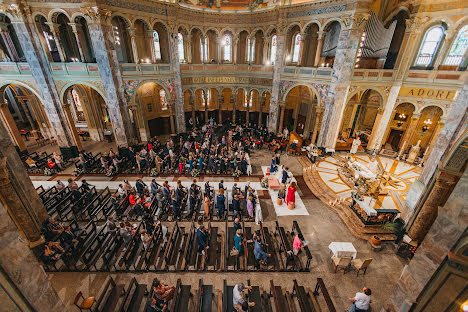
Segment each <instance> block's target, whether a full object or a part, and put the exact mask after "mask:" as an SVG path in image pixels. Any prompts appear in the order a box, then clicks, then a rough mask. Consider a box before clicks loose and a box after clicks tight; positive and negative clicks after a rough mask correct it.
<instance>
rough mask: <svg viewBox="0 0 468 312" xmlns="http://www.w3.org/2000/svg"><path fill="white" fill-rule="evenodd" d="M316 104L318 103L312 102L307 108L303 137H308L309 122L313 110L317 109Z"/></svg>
mask: <svg viewBox="0 0 468 312" xmlns="http://www.w3.org/2000/svg"><path fill="white" fill-rule="evenodd" d="M317 105H318V104H317V103H312V104H311V106H310V107H309V108H308V110H307V117H306V120H305V124H304V133H303V137H304V139H308V138H309V137H310V123H311V122H312V115H313V113H314V110H317V109H318V107H317Z"/></svg>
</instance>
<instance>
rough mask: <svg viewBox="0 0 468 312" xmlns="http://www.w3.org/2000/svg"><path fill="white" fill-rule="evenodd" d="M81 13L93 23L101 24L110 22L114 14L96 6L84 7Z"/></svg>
mask: <svg viewBox="0 0 468 312" xmlns="http://www.w3.org/2000/svg"><path fill="white" fill-rule="evenodd" d="M81 12H82V13H83V15H84V16H85V17H86V19H87V20H88V21H89V22H91V23H99V22H101V21H102V22H106V23H107V22H110V18H111V16H112V12H111V11H110V10H108V9H103V8H99V7H96V6H93V7H89V6H88V7H82V8H81Z"/></svg>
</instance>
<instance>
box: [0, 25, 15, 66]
mask: <svg viewBox="0 0 468 312" xmlns="http://www.w3.org/2000/svg"><path fill="white" fill-rule="evenodd" d="M0 35H1V37H2V38H3V42H5V47H6V49H7V51H8V56H9V57H10V60H11V61H12V62H19V57H18V53H16V49H15V46H14V45H13V42H12V41H11V36H10V32H9V31H8V24H7V23H0Z"/></svg>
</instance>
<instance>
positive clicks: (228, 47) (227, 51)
mask: <svg viewBox="0 0 468 312" xmlns="http://www.w3.org/2000/svg"><path fill="white" fill-rule="evenodd" d="M223 44H224V55H223V60H224V61H226V62H231V61H232V42H231V36H229V35H225V36H224V42H223Z"/></svg>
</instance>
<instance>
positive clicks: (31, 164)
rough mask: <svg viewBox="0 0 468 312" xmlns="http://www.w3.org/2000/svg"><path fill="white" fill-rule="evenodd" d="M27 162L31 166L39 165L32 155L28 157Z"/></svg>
mask: <svg viewBox="0 0 468 312" xmlns="http://www.w3.org/2000/svg"><path fill="white" fill-rule="evenodd" d="M25 162H26V164H27V165H28V166H29V167H37V166H36V161H35V160H34V159H32V158H31V156H28V158H26V160H25Z"/></svg>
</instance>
